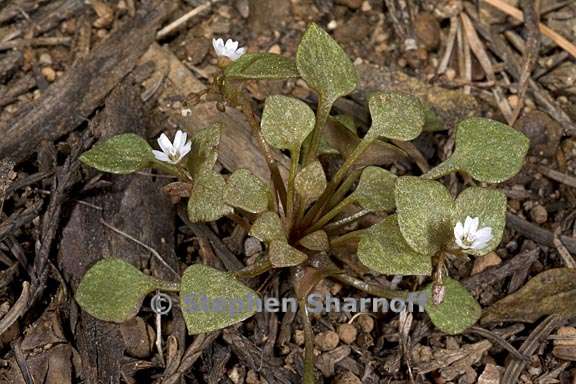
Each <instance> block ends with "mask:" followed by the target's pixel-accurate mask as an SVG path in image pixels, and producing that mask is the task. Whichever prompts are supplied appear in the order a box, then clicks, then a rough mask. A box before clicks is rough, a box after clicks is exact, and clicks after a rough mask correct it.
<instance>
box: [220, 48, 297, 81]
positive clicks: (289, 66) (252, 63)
mask: <svg viewBox="0 0 576 384" xmlns="http://www.w3.org/2000/svg"><path fill="white" fill-rule="evenodd" d="M224 75H225V76H226V77H227V78H229V79H236V80H282V79H291V78H296V77H300V73H299V72H298V68H297V67H296V63H295V62H294V61H293V60H292V59H290V58H288V57H284V56H280V55H277V54H275V53H269V52H264V53H246V54H245V55H243V56H242V57H240V58H239V59H238V60H236V61H234V62H232V63H231V64H230V65H228V66H227V67H226V69H225V70H224Z"/></svg>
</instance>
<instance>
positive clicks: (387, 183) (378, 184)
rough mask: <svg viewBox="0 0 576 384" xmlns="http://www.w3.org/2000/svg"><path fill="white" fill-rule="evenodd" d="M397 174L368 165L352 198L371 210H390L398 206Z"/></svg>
mask: <svg viewBox="0 0 576 384" xmlns="http://www.w3.org/2000/svg"><path fill="white" fill-rule="evenodd" d="M396 179H397V177H396V175H394V174H393V173H392V172H389V171H387V170H385V169H382V168H380V167H366V168H365V169H364V170H363V171H362V175H361V176H360V182H359V183H358V187H356V190H355V191H354V192H353V193H352V195H350V197H349V198H350V199H352V200H353V201H355V202H357V203H358V204H359V205H360V206H361V207H362V208H364V209H368V210H370V211H389V210H391V209H394V207H395V206H396V204H395V201H394V184H395V182H396Z"/></svg>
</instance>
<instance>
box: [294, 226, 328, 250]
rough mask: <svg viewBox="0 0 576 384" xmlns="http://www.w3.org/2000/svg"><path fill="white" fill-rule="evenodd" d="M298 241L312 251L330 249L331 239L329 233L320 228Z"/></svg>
mask: <svg viewBox="0 0 576 384" xmlns="http://www.w3.org/2000/svg"><path fill="white" fill-rule="evenodd" d="M298 243H299V244H300V245H301V246H303V247H304V248H306V249H310V250H311V251H327V250H328V249H330V241H329V240H328V235H327V234H326V232H325V231H323V230H318V231H315V232H312V233H309V234H308V235H306V236H304V237H303V238H301V239H300V241H298Z"/></svg>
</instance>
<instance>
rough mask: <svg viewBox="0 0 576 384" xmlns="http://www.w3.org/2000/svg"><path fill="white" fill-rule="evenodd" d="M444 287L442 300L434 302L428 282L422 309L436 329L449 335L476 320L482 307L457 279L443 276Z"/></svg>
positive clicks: (461, 330)
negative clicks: (437, 302) (438, 302)
mask: <svg viewBox="0 0 576 384" xmlns="http://www.w3.org/2000/svg"><path fill="white" fill-rule="evenodd" d="M444 289H445V294H444V300H443V301H442V303H440V304H434V303H433V300H432V284H429V285H428V286H427V287H426V289H425V291H426V295H427V301H426V306H425V308H424V309H425V311H426V312H427V313H428V316H430V320H432V323H434V325H435V326H436V327H437V328H438V329H440V330H441V331H443V332H446V333H448V334H450V335H456V334H458V333H462V332H464V331H465V330H466V329H467V328H468V327H471V326H472V325H474V324H475V323H476V321H478V319H479V318H480V315H481V314H482V308H480V305H479V304H478V302H477V301H476V299H474V297H472V295H471V294H470V292H468V290H467V289H466V288H465V287H464V286H463V285H462V284H460V283H459V282H458V281H456V280H454V279H451V278H449V277H448V278H445V279H444Z"/></svg>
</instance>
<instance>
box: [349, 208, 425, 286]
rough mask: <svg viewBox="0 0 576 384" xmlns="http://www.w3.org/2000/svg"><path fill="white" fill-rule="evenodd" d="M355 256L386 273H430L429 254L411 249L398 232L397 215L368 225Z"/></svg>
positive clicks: (366, 264) (368, 265)
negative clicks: (368, 227)
mask: <svg viewBox="0 0 576 384" xmlns="http://www.w3.org/2000/svg"><path fill="white" fill-rule="evenodd" d="M357 254H358V259H359V260H360V262H362V264H364V265H365V266H367V267H368V268H370V269H372V270H373V271H376V272H379V273H382V274H385V275H430V274H431V273H432V260H431V258H430V256H427V255H422V254H420V253H418V252H416V251H414V250H413V249H412V248H410V246H409V245H408V243H406V240H404V237H402V233H401V232H400V228H399V227H398V221H397V218H396V215H393V216H388V217H387V218H385V219H384V220H382V221H381V222H380V223H378V224H375V225H373V226H371V227H370V229H369V230H368V233H367V234H366V235H364V236H362V239H361V240H360V243H359V244H358V252H357Z"/></svg>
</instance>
